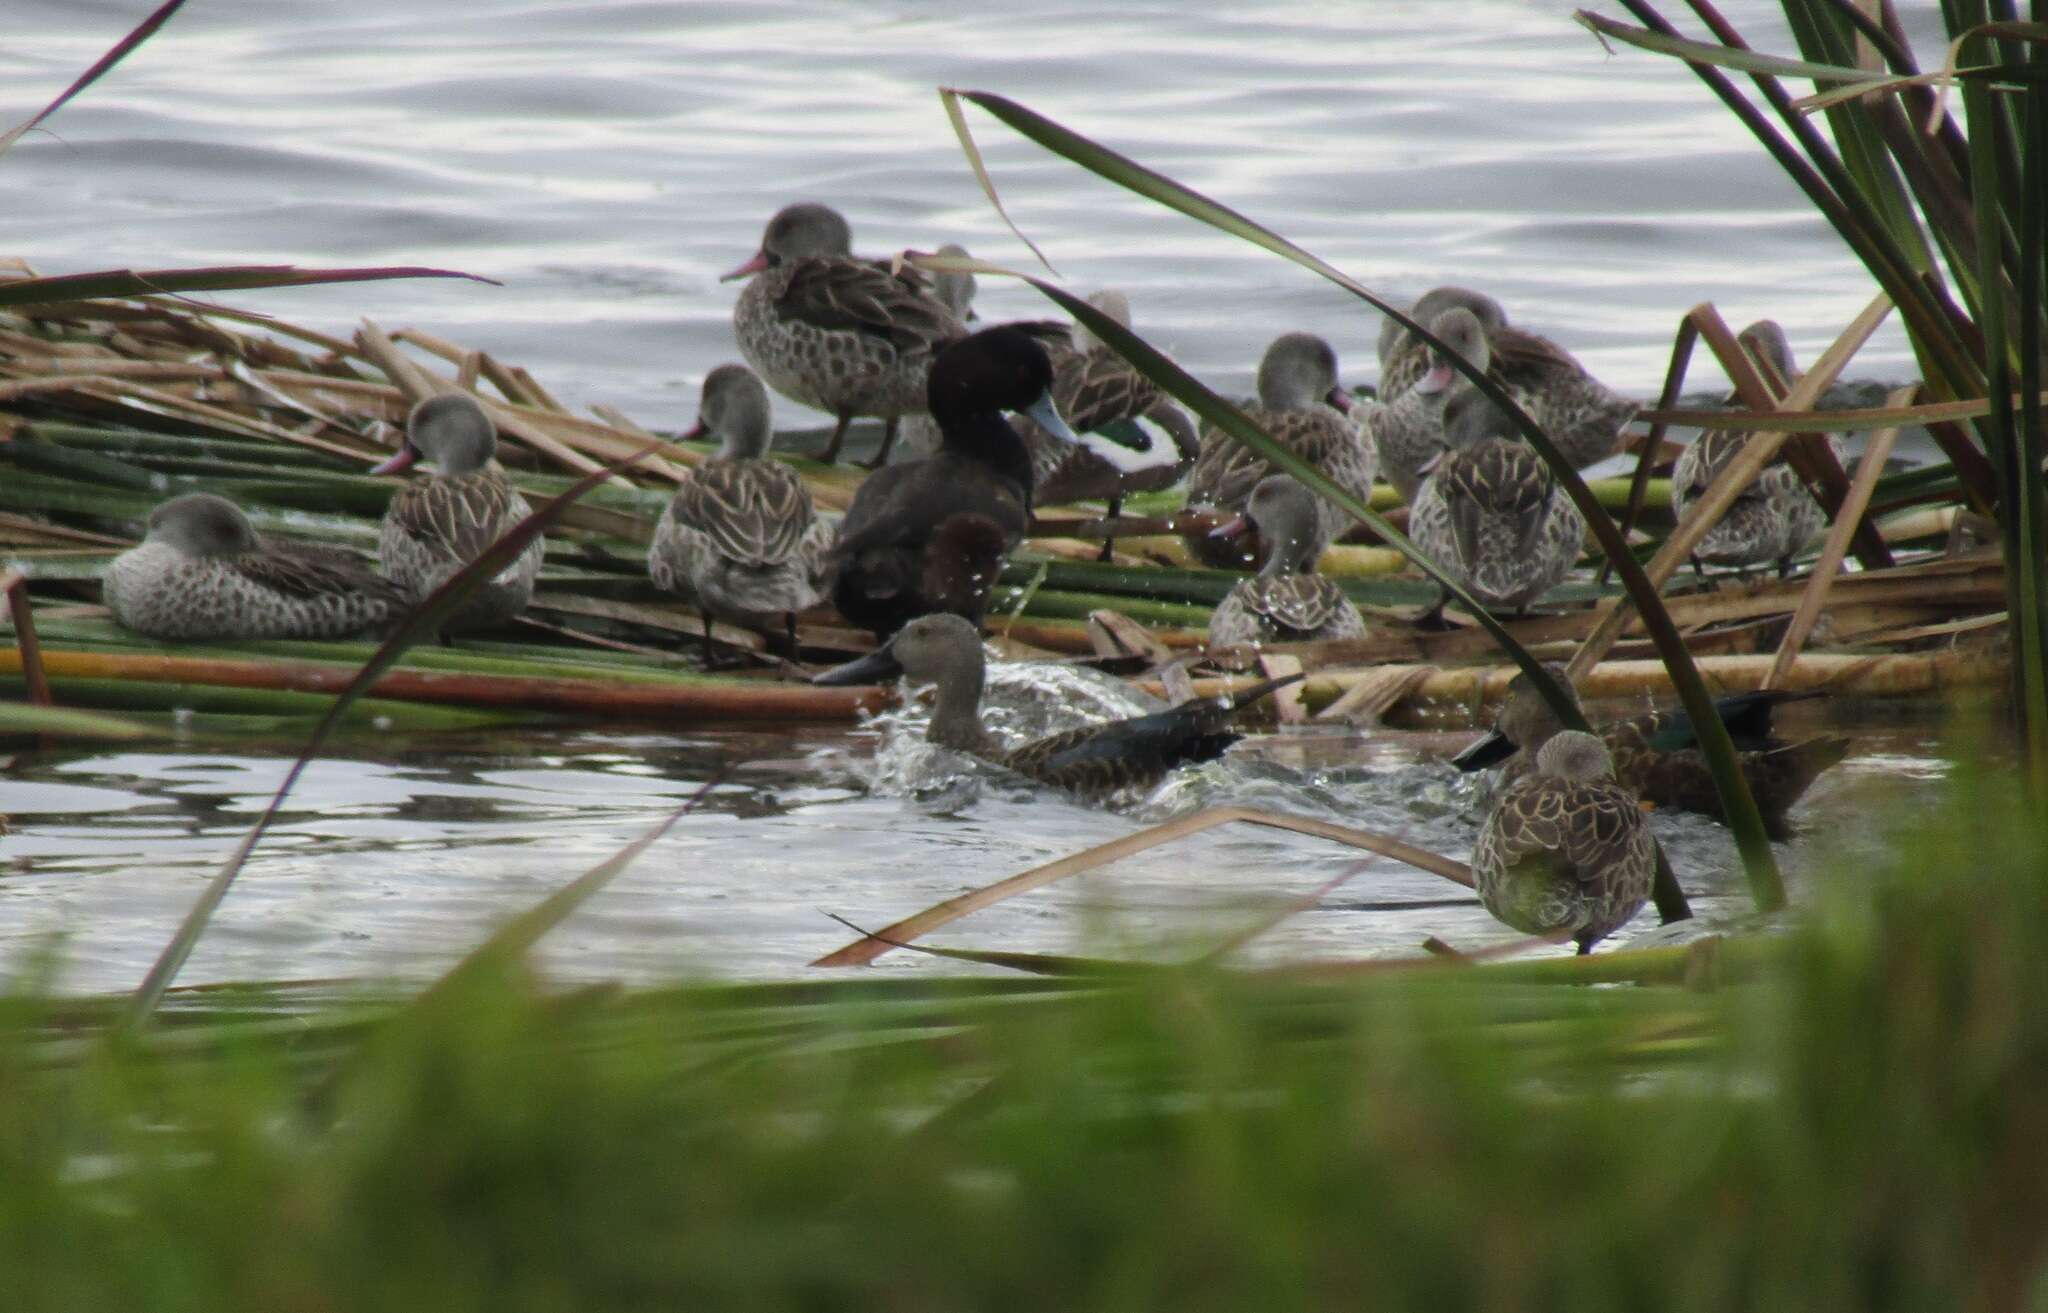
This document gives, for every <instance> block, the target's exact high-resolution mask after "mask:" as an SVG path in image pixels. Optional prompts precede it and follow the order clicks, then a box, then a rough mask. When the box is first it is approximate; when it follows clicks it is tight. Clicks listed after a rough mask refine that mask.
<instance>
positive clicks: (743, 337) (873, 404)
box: [726, 204, 967, 465]
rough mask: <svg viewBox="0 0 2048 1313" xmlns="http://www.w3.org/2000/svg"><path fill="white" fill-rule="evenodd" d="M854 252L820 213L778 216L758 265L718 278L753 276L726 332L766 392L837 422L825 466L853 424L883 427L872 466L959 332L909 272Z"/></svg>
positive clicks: (793, 209)
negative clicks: (874, 422)
mask: <svg viewBox="0 0 2048 1313" xmlns="http://www.w3.org/2000/svg"><path fill="white" fill-rule="evenodd" d="M850 246H851V231H850V230H849V229H848V227H847V224H846V220H845V219H844V218H843V217H842V216H841V215H840V214H839V213H838V212H837V211H836V210H833V209H831V208H830V207H828V206H824V205H815V204H800V205H791V206H788V207H785V208H784V209H783V210H781V211H780V212H778V213H777V214H776V215H775V217H774V218H773V219H771V220H769V222H768V227H767V229H766V231H765V232H764V233H763V234H762V237H761V248H760V250H759V251H758V252H757V253H756V254H755V255H754V258H753V259H751V260H749V261H747V262H746V263H745V264H743V265H741V266H740V267H739V268H737V269H735V270H733V271H732V272H731V273H730V274H728V275H726V277H728V278H737V277H747V278H750V279H751V281H749V282H748V284H747V286H746V289H745V290H744V291H742V292H741V293H740V296H739V300H738V302H736V303H735V304H734V306H733V335H734V337H736V338H737V339H738V341H739V347H740V353H741V354H742V355H744V356H745V357H746V358H747V363H748V364H750V365H752V366H753V367H754V369H755V370H756V371H757V372H759V374H760V375H761V377H762V378H763V379H765V380H767V382H768V385H769V386H770V387H773V388H774V389H775V390H776V391H777V392H780V393H782V394H783V395H784V396H786V397H789V398H791V399H792V400H794V401H799V402H802V403H803V404H804V405H807V406H812V407H815V408H817V409H819V410H823V411H826V412H827V413H829V414H832V415H834V416H836V417H837V419H838V423H837V426H836V427H835V428H834V430H833V433H832V439H831V442H830V444H829V445H828V446H827V447H826V450H825V453H824V457H823V458H824V459H825V460H827V461H833V460H837V459H838V457H839V447H840V444H841V443H842V442H843V441H845V438H846V429H847V426H848V425H849V424H851V423H852V421H853V419H854V417H855V416H857V415H873V416H876V417H878V418H881V419H883V420H886V421H887V422H888V429H887V432H886V434H885V436H884V439H883V445H882V451H881V454H880V455H879V456H878V457H877V458H876V461H875V464H877V465H880V464H881V463H882V462H883V461H886V460H887V458H888V454H889V446H890V444H891V443H892V442H893V441H894V438H895V434H896V427H897V420H898V419H899V418H900V417H901V416H903V415H907V414H910V413H912V412H915V411H917V410H920V409H922V408H923V407H924V388H925V375H926V374H927V373H928V372H929V371H930V369H931V364H932V361H933V359H934V358H936V356H937V355H938V353H939V352H940V351H941V350H942V349H944V347H945V346H946V345H947V344H948V343H951V342H954V341H956V340H958V339H959V338H961V337H963V336H965V335H966V332H967V326H966V324H964V323H963V322H962V321H961V319H960V318H959V316H957V315H955V314H954V313H953V311H952V310H951V309H949V308H948V307H947V306H946V305H945V303H944V302H942V301H940V300H939V299H938V298H937V297H936V296H934V295H933V288H932V284H931V282H930V280H928V279H927V278H926V277H925V276H924V275H923V274H921V273H919V272H918V271H917V270H916V269H914V268H912V267H911V266H909V265H907V264H902V263H901V262H895V263H894V265H893V266H892V265H891V264H885V263H880V262H877V261H873V260H863V259H858V258H856V257H855V256H853V255H852V254H851V251H850Z"/></svg>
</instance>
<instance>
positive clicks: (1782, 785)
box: [1452, 663, 1851, 840]
mask: <svg viewBox="0 0 2048 1313" xmlns="http://www.w3.org/2000/svg"><path fill="white" fill-rule="evenodd" d="M1543 669H1544V671H1545V672H1546V673H1547V674H1549V676H1550V677H1551V678H1552V679H1554V680H1556V681H1557V683H1558V685H1559V686H1560V687H1562V688H1564V689H1566V690H1568V691H1569V690H1570V689H1571V679H1570V677H1569V676H1568V675H1567V674H1566V673H1565V668H1564V667H1563V666H1561V665H1557V664H1555V663H1546V664H1545V665H1544V667H1543ZM1819 696H1821V695H1820V694H1819V693H1816V692H1793V691H1788V690H1785V689H1760V690H1756V691H1754V692H1749V693H1733V694H1729V695H1727V696H1725V697H1720V698H1716V699H1715V700H1714V714H1715V717H1716V718H1717V719H1719V720H1720V722H1721V723H1722V724H1723V725H1725V726H1727V727H1728V735H1729V737H1730V738H1732V739H1733V740H1734V741H1735V750H1736V755H1737V760H1738V761H1739V762H1740V763H1741V766H1742V775H1743V778H1744V779H1746V780H1747V781H1749V792H1750V796H1751V797H1752V798H1754V799H1755V800H1756V805H1757V810H1758V812H1760V813H1761V814H1762V816H1763V822H1764V831H1765V832H1766V833H1767V834H1769V835H1770V837H1771V838H1773V839H1778V840H1785V839H1789V838H1791V837H1792V835H1793V827H1792V824H1791V822H1790V821H1789V820H1788V819H1787V817H1786V813H1788V812H1789V811H1790V810H1791V809H1792V805H1793V804H1794V803H1796V802H1798V801H1799V798H1800V796H1801V795H1802V794H1804V793H1805V792H1806V790H1807V789H1808V788H1809V787H1810V786H1811V785H1812V784H1813V782H1814V780H1816V779H1817V778H1819V777H1820V774H1821V772H1823V771H1825V770H1827V769H1828V768H1829V767H1830V766H1833V765H1835V764H1836V763H1838V762H1840V761H1841V760H1842V759H1843V758H1844V757H1846V756H1848V755H1849V748H1850V746H1851V744H1850V741H1849V740H1848V739H1846V738H1844V737H1842V736H1841V735H1838V734H1822V735H1816V736H1815V737H1813V738H1810V739H1803V740H1801V741H1799V742H1796V743H1793V742H1787V741H1785V740H1784V739H1781V738H1779V737H1778V736H1777V735H1776V734H1775V733H1774V732H1773V731H1772V728H1771V713H1772V712H1773V711H1775V710H1776V709H1777V708H1778V707H1780V706H1782V705H1784V704H1785V703H1787V702H1802V701H1806V700H1808V699H1810V698H1816V697H1819ZM1563 731H1564V722H1563V721H1562V720H1560V719H1558V716H1557V712H1556V711H1555V710H1553V709H1552V708H1551V705H1550V703H1549V701H1547V700H1546V699H1545V698H1544V696H1543V694H1542V693H1541V692H1540V691H1539V690H1538V689H1537V688H1536V686H1535V685H1534V684H1533V683H1531V682H1530V680H1529V677H1528V676H1527V675H1516V676H1515V677H1514V678H1513V679H1512V680H1510V681H1509V682H1508V693H1507V699H1506V701H1504V702H1503V703H1502V704H1501V709H1500V714H1499V716H1498V717H1497V718H1496V719H1495V722H1494V730H1493V732H1492V733H1491V734H1489V735H1487V736H1486V737H1485V738H1482V739H1480V740H1479V741H1478V742H1477V743H1474V744H1473V745H1472V746H1471V747H1469V748H1467V749H1465V750H1464V751H1463V752H1461V753H1459V754H1458V755H1457V756H1456V757H1454V758H1452V763H1453V764H1454V765H1456V766H1457V767H1458V769H1459V770H1462V771H1468V772H1469V771H1476V770H1483V769H1485V768H1486V767H1488V766H1493V765H1499V766H1500V767H1501V782H1502V783H1509V782H1512V781H1513V780H1515V779H1518V778H1520V777H1521V776H1522V775H1525V774H1527V773H1528V772H1529V770H1530V769H1531V767H1532V764H1533V762H1534V760H1535V757H1536V754H1537V753H1538V752H1540V751H1541V750H1542V748H1543V745H1544V744H1545V743H1547V742H1549V741H1550V740H1551V739H1552V738H1554V737H1556V736H1557V735H1558V734H1560V733H1562V732H1563ZM1600 738H1601V741H1602V742H1604V743H1605V744H1606V745H1607V750H1608V752H1609V753H1610V754H1612V757H1613V760H1614V764H1615V771H1616V774H1617V777H1618V778H1619V779H1620V780H1621V781H1622V782H1623V783H1624V784H1626V785H1627V786H1628V787H1629V788H1630V789H1632V790H1634V791H1635V792H1636V793H1637V794H1638V795H1639V796H1641V797H1642V799H1643V800H1644V801H1646V802H1650V803H1654V804H1655V805H1657V806H1659V807H1667V808H1671V809H1674V810H1678V811H1690V812H1699V813H1701V814H1703V815H1707V816H1711V817H1714V818H1715V819H1716V820H1725V819H1726V816H1725V814H1724V813H1723V812H1722V810H1721V793H1720V790H1719V789H1717V788H1715V786H1714V775H1713V772H1712V771H1711V770H1710V769H1708V766H1707V758H1706V755H1705V754H1704V753H1702V752H1701V751H1700V748H1699V736H1698V735H1697V734H1696V733H1695V732H1694V731H1693V725H1692V718H1691V717H1690V716H1688V715H1687V714H1686V712H1685V709H1684V708H1683V707H1675V706H1674V707H1663V708H1658V709H1656V710H1653V711H1649V712H1645V713H1644V714H1642V715H1639V716H1631V717H1629V718H1627V719H1624V720H1618V721H1615V722H1613V723H1611V724H1608V725H1604V726H1602V727H1601V728H1600Z"/></svg>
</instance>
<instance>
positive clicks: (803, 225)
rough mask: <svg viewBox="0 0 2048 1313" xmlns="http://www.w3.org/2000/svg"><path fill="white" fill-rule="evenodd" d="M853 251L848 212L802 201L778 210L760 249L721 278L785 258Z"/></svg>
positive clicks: (737, 275) (741, 275)
mask: <svg viewBox="0 0 2048 1313" xmlns="http://www.w3.org/2000/svg"><path fill="white" fill-rule="evenodd" d="M852 252H853V229H851V228H850V227H848V226H847V223H846V216H845V215H843V214H841V213H840V212H839V211H837V210H835V209H833V208H832V207H831V206H829V205H820V204H818V203H817V202H815V201H800V202H798V203H797V204H795V205H785V206H783V207H782V208H781V209H780V210H777V211H776V212H775V217H774V218H772V219H770V220H769V221H768V227H767V229H766V231H764V232H763V233H762V234H761V249H760V250H758V251H756V252H754V255H753V258H752V259H750V260H748V261H747V262H746V263H745V264H743V265H741V266H739V267H738V268H737V269H734V270H733V271H732V272H730V273H728V274H726V275H724V276H723V277H721V278H720V279H719V280H718V281H719V282H721V283H729V282H731V281H732V280H733V279H735V278H747V277H751V276H752V275H754V274H757V273H760V272H761V271H762V270H764V269H773V268H775V266H777V265H779V264H781V263H783V262H784V261H786V260H800V259H803V258H804V257H805V256H810V255H850V254H852Z"/></svg>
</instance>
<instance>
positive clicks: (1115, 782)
mask: <svg viewBox="0 0 2048 1313" xmlns="http://www.w3.org/2000/svg"><path fill="white" fill-rule="evenodd" d="M899 675H901V676H907V677H908V678H910V679H912V680H915V681H918V682H920V683H930V684H934V685H936V686H937V688H938V698H937V702H936V704H935V705H934V706H933V708H932V717H931V723H930V724H929V725H928V726H927V727H926V729H925V738H926V740H927V741H929V742H931V743H934V744H936V745H938V746H939V747H943V748H950V749H953V750H954V751H957V752H965V753H967V754H969V755H970V756H974V757H978V758H980V759H981V760H983V761H986V762H989V763H990V764H992V765H996V766H1001V767H1004V768H1005V769H1008V770H1012V771H1015V772H1017V773H1018V774H1020V775H1024V776H1028V777H1029V778H1031V779H1034V780H1037V781H1039V782H1040V783H1043V784H1050V785H1053V786H1055V787H1056V788H1062V789H1067V790H1070V791H1072V792H1075V793H1081V794H1105V793H1112V792H1115V791H1117V790H1121V789H1130V788H1149V787H1150V786H1151V785H1153V784H1156V783H1158V782H1159V781H1160V780H1161V779H1163V778H1165V776H1166V775H1167V774H1168V773H1169V772H1170V771H1172V770H1174V769H1175V768H1177V767H1179V766H1182V765H1186V764H1189V763H1192V762H1200V761H1209V760H1212V759H1214V758H1216V757H1220V756H1222V755H1223V752H1224V750H1225V749H1227V748H1228V747H1229V746H1230V745H1231V744H1232V743H1235V742H1236V741H1237V740H1238V739H1239V738H1240V737H1242V736H1241V735H1239V734H1238V733H1237V732H1236V731H1234V730H1233V729H1231V727H1230V721H1231V717H1232V716H1234V715H1235V714H1236V713H1237V712H1238V711H1241V710H1243V709H1244V708H1245V707H1248V706H1250V705H1252V704H1253V703H1254V702H1257V701H1258V700H1259V699H1260V698H1263V697H1265V696H1266V695H1267V694H1269V693H1271V692H1272V691H1273V690H1274V689H1276V688H1281V687H1284V686H1286V685H1287V684H1290V683H1292V682H1294V681H1295V680H1298V679H1300V678H1302V676H1301V675H1299V674H1295V675H1289V676H1286V677H1284V678H1280V679H1271V680H1266V681H1264V682H1263V683H1260V684H1257V685H1255V686H1253V687H1252V688H1249V689H1246V690H1244V691H1242V692H1239V693H1237V694H1235V695H1234V696H1232V697H1230V698H1227V699H1215V698H1199V699H1196V700H1194V701H1192V702H1186V703H1183V704H1181V705H1180V706H1178V707H1174V708H1172V709H1171V710H1167V711H1160V712H1155V713H1153V714H1152V715H1149V716H1135V717H1132V718H1131V719H1128V720H1117V721H1111V722H1109V723H1107V724H1102V725H1086V726H1082V727H1080V728H1078V729H1070V730H1065V731H1063V732H1061V733H1058V734H1050V735H1047V736H1046V737H1044V738H1041V739H1034V740H1032V741H1031V742H1029V743H1025V744H1023V745H1022V746H1020V747H1014V748H1006V747H1004V746H1003V745H1002V744H1001V743H1000V742H999V741H998V740H997V739H996V738H995V737H994V736H993V735H992V734H990V733H989V731H988V730H987V729H986V728H985V727H984V726H983V725H982V723H981V691H982V684H983V682H984V680H985V679H986V677H987V664H986V657H985V656H984V655H983V653H982V648H981V635H980V633H979V631H977V630H976V628H975V627H974V625H973V624H972V623H970V622H969V621H967V620H965V619H963V618H962V617H960V616H956V615H946V614H942V613H941V614H933V615H925V616H919V617H918V618H917V619H915V620H912V621H910V622H909V623H908V624H906V625H904V626H903V628H902V629H901V630H899V631H897V633H896V635H895V636H894V637H893V638H891V639H890V640H889V642H888V643H887V644H886V645H885V646H883V647H880V648H877V649H876V650H875V651H873V652H870V653H869V654H868V655H866V656H864V657H862V658H860V659H859V660H856V661H850V662H848V663H846V664H845V665H843V666H838V667H835V668H833V669H831V670H828V671H825V672H824V673H822V674H819V675H815V676H813V677H812V681H811V682H812V683H814V684H826V685H841V684H872V683H877V682H880V681H882V680H887V679H893V678H896V677H897V676H899Z"/></svg>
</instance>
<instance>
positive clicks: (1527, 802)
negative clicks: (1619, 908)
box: [1487, 776, 1655, 899]
mask: <svg viewBox="0 0 2048 1313" xmlns="http://www.w3.org/2000/svg"><path fill="white" fill-rule="evenodd" d="M1487 828H1488V831H1489V832H1490V834H1491V835H1492V837H1493V840H1494V845H1493V846H1494V849H1495V852H1496V853H1497V854H1498V856H1499V859H1500V861H1501V865H1502V867H1503V868H1504V869H1505V870H1507V871H1508V872H1510V873H1511V874H1512V875H1515V876H1523V877H1526V876H1537V875H1547V876H1549V877H1550V878H1553V879H1558V880H1562V881H1568V882H1569V883H1570V884H1571V885H1573V886H1575V887H1577V888H1578V889H1580V890H1581V891H1583V892H1584V893H1585V894H1586V895H1587V896H1588V897H1591V898H1600V899H1604V898H1607V897H1609V896H1611V895H1612V894H1614V893H1616V892H1618V890H1616V889H1615V888H1614V885H1615V884H1616V882H1617V881H1619V880H1621V879H1623V878H1626V877H1627V875H1628V874H1629V872H1630V871H1631V870H1633V869H1634V867H1635V865H1636V864H1638V863H1640V862H1641V861H1642V860H1643V853H1644V850H1647V849H1648V848H1649V845H1650V837H1649V829H1648V827H1647V826H1646V825H1645V824H1644V822H1643V812H1642V808H1641V807H1639V806H1638V805H1637V804H1636V799H1635V795H1634V794H1632V793H1630V792H1629V791H1628V790H1626V789H1624V788H1622V787H1621V786H1620V785H1617V784H1612V783H1608V782H1606V781H1604V780H1588V781H1578V782H1572V783H1567V782H1564V781H1561V780H1555V779H1546V778H1544V777H1541V776H1530V777H1528V778H1526V779H1524V780H1522V781H1521V782H1519V783H1517V784H1516V785H1514V786H1513V787H1511V788H1509V789H1508V790H1507V791H1506V792H1505V793H1503V794H1502V795H1501V800H1500V806H1499V809H1498V811H1497V812H1496V813H1495V817H1494V820H1493V823H1492V824H1490V825H1489V826H1488V827H1487ZM1649 860H1650V861H1651V862H1652V863H1654V861H1655V858H1654V856H1652V857H1650V858H1649Z"/></svg>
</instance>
